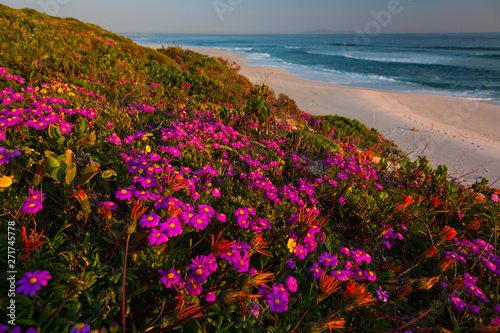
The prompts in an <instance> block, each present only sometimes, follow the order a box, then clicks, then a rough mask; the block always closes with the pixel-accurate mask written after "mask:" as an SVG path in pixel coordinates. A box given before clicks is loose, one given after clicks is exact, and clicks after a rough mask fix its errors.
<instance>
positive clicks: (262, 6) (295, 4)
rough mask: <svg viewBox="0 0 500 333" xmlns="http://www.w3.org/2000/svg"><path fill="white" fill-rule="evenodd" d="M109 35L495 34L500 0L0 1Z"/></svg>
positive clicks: (499, 21) (499, 19)
mask: <svg viewBox="0 0 500 333" xmlns="http://www.w3.org/2000/svg"><path fill="white" fill-rule="evenodd" d="M0 3H2V4H4V5H7V6H10V7H14V8H25V7H28V8H33V9H36V10H38V11H41V12H45V13H47V14H50V15H54V16H60V17H74V18H76V19H79V20H81V21H85V22H90V23H94V24H97V25H99V26H101V27H103V28H105V29H108V30H111V31H113V32H116V33H155V32H158V33H228V34H230V33H302V32H304V31H306V30H318V29H321V30H327V31H331V32H344V33H355V32H358V31H362V32H367V33H425V32H500V0H141V1H138V0H0Z"/></svg>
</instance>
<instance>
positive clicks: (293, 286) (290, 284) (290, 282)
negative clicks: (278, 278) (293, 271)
mask: <svg viewBox="0 0 500 333" xmlns="http://www.w3.org/2000/svg"><path fill="white" fill-rule="evenodd" d="M285 286H286V287H287V288H288V290H289V291H290V292H291V293H294V292H296V291H297V287H298V286H297V280H296V279H295V278H294V277H293V276H291V275H290V276H288V277H287V278H286V280H285Z"/></svg>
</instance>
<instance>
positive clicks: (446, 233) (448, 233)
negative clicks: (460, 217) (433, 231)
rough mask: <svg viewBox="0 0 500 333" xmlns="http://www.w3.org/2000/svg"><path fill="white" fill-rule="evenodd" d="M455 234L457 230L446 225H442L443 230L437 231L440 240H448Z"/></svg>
mask: <svg viewBox="0 0 500 333" xmlns="http://www.w3.org/2000/svg"><path fill="white" fill-rule="evenodd" d="M456 235H457V232H456V231H455V229H453V228H451V227H449V226H447V225H446V226H444V228H443V230H441V231H440V232H439V238H440V239H441V240H442V241H449V240H450V239H452V238H453V237H455V236H456Z"/></svg>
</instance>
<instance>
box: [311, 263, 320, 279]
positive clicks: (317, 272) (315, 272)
mask: <svg viewBox="0 0 500 333" xmlns="http://www.w3.org/2000/svg"><path fill="white" fill-rule="evenodd" d="M309 272H312V273H313V276H314V277H315V278H316V279H319V278H320V277H321V274H323V269H322V268H321V267H319V264H318V263H317V262H316V263H314V264H313V265H312V267H311V269H309Z"/></svg>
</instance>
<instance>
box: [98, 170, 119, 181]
mask: <svg viewBox="0 0 500 333" xmlns="http://www.w3.org/2000/svg"><path fill="white" fill-rule="evenodd" d="M116 175H117V174H116V172H115V171H114V170H111V169H110V170H106V171H104V172H103V173H102V175H101V177H102V178H104V179H107V178H111V177H113V176H116Z"/></svg>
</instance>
